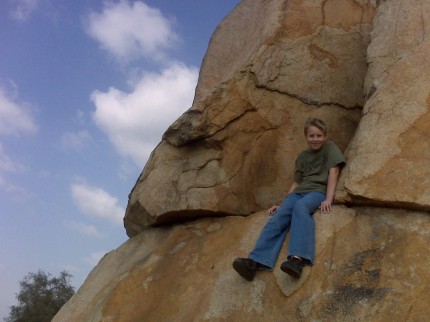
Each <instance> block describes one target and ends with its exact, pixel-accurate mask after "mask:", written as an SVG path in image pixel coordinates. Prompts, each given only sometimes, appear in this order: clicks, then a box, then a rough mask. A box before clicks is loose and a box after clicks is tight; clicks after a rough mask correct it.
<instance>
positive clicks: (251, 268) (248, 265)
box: [233, 258, 258, 281]
mask: <svg viewBox="0 0 430 322" xmlns="http://www.w3.org/2000/svg"><path fill="white" fill-rule="evenodd" d="M233 268H234V270H235V271H236V272H238V273H239V275H240V276H242V277H243V278H244V279H246V280H247V281H252V280H253V279H254V276H255V273H256V272H257V270H258V263H257V262H256V261H254V260H252V259H250V258H236V259H235V260H234V261H233Z"/></svg>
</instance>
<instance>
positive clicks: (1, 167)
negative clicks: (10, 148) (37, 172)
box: [0, 143, 26, 173]
mask: <svg viewBox="0 0 430 322" xmlns="http://www.w3.org/2000/svg"><path fill="white" fill-rule="evenodd" d="M25 170H26V167H25V166H24V165H23V164H22V163H20V162H18V161H14V160H12V159H11V158H10V157H9V156H8V155H6V153H5V152H4V149H3V147H2V145H1V143H0V173H1V172H23V171H25Z"/></svg>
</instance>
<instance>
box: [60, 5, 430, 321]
mask: <svg viewBox="0 0 430 322" xmlns="http://www.w3.org/2000/svg"><path fill="white" fill-rule="evenodd" d="M375 8H376V13H375ZM372 18H373V27H371V22H372ZM429 19H430V2H429V1H427V0H390V1H382V0H381V1H376V0H375V1H372V0H289V1H287V0H283V1H281V0H270V1H269V0H266V1H263V0H244V1H242V2H241V3H240V5H239V6H238V7H237V8H236V9H235V10H234V11H233V12H232V13H231V14H230V15H229V16H228V17H227V18H226V19H225V20H224V21H223V22H222V23H221V25H220V26H219V27H218V29H217V31H216V32H215V34H214V36H213V38H212V40H211V43H210V46H209V49H208V53H207V55H206V57H205V59H204V62H203V66H202V69H201V73H200V78H199V84H198V86H197V89H196V98H195V101H194V104H193V106H192V107H191V108H190V110H189V111H188V112H186V113H185V114H184V115H183V116H181V117H180V118H179V119H178V120H177V121H176V122H175V123H174V124H172V126H171V127H170V128H169V129H168V130H167V131H166V133H165V135H164V139H163V141H162V142H161V143H160V144H159V146H158V147H157V148H156V149H155V150H154V152H153V154H152V156H151V158H150V160H149V161H148V163H147V165H146V166H145V169H144V170H143V172H142V174H141V176H140V178H139V180H138V182H137V183H136V186H135V187H134V189H133V191H132V193H131V195H130V201H129V205H128V209H127V212H126V216H125V219H124V221H125V227H126V230H127V234H128V235H129V236H134V237H133V238H131V239H130V240H128V241H127V242H126V243H124V244H123V245H122V246H121V247H119V248H118V249H117V250H114V251H112V252H111V253H109V254H107V255H106V256H105V257H104V258H103V259H102V260H101V262H100V263H99V265H97V267H96V268H95V269H94V270H93V271H92V272H91V274H90V275H89V276H88V278H87V280H86V281H85V283H84V285H83V286H82V287H81V288H80V289H79V291H78V292H77V293H76V294H75V295H74V296H73V297H72V299H71V300H70V301H69V302H68V303H67V304H66V305H65V306H64V307H63V308H62V309H61V311H60V312H59V313H58V314H57V316H56V317H55V318H54V321H61V322H62V321H67V322H69V321H80V322H81V321H91V322H92V321H127V322H128V321H238V322H241V321H264V322H271V321H274V322H275V321H276V322H278V321H342V322H344V321H381V322H385V321H427V320H428V317H429V316H430V307H429V306H428V298H429V297H430V270H429V269H428V268H429V267H430V248H429V247H428V245H429V242H430V215H429V213H428V210H429V209H430V207H429V206H430V191H429V190H430V181H429V180H430V179H429V170H428V169H429V168H428V160H429V159H430V155H428V154H429V153H430V152H429V151H430V149H429V143H428V140H427V137H428V136H429V134H430V133H429V131H430V117H429V115H430V114H429V111H428V109H429V106H430V77H429V76H428V75H430V73H429V72H430V59H429V58H428V53H430V43H429V39H428V35H429V31H430V30H429V28H430V24H429ZM372 28H373V29H372ZM370 39H371V42H370V45H369V41H370ZM368 46H369V47H368ZM367 47H368V48H367ZM366 51H367V53H366ZM366 59H367V60H366ZM361 106H364V108H363V110H361ZM309 116H312V117H319V118H322V119H324V120H325V121H326V123H327V124H328V126H329V128H330V129H331V132H330V134H331V138H332V139H334V140H335V141H336V143H337V144H338V145H339V146H340V147H341V149H342V150H345V154H346V156H347V166H346V168H345V169H344V170H343V171H342V175H341V180H340V182H339V186H338V187H339V189H338V192H337V202H338V203H344V204H345V205H348V207H349V208H347V207H346V206H345V205H343V206H341V205H337V206H335V208H334V210H333V212H332V213H330V214H320V213H317V214H315V218H316V221H317V225H316V227H317V232H316V261H315V265H314V266H313V267H312V268H306V269H305V271H304V274H303V276H302V278H301V279H300V280H293V279H291V278H290V277H289V276H287V275H285V274H284V273H282V272H281V271H280V270H279V264H280V262H281V261H283V260H284V258H283V257H281V258H280V259H279V261H278V264H277V266H276V269H275V270H274V272H259V273H258V275H257V276H256V278H255V280H254V281H253V282H246V281H245V280H243V279H242V278H241V277H240V276H238V275H237V274H236V273H235V271H234V270H233V269H232V267H231V263H232V260H233V259H234V258H235V257H239V256H240V257H243V256H247V255H248V253H249V251H250V250H251V249H252V247H253V246H254V243H255V240H256V239H257V237H258V235H259V232H260V230H261V228H262V227H263V225H264V224H265V222H266V220H267V217H266V216H265V215H264V213H263V212H258V211H260V210H262V209H264V208H267V207H269V206H270V205H272V204H273V203H276V202H279V201H280V200H281V199H282V198H283V197H284V195H285V191H286V189H287V188H288V185H289V183H290V181H291V179H292V174H293V167H294V159H295V157H296V155H297V153H298V152H299V151H300V150H302V149H303V148H304V147H305V142H304V140H303V137H302V127H303V123H304V121H305V120H306V119H307V118H308V117H309ZM357 125H358V126H357ZM363 205H364V206H363ZM395 208H397V209H395ZM426 211H427V212H426ZM229 215H231V216H229ZM241 215H247V216H241ZM221 216H223V217H221ZM197 217H210V218H199V219H196V218H197ZM190 219H194V220H193V221H191V220H190ZM185 220H188V221H186V222H183V223H178V222H180V221H185ZM158 224H165V225H162V226H159V227H154V226H157V225H158ZM144 229H146V230H145V231H143V230H144ZM142 231H143V232H142ZM141 232H142V233H141ZM286 247H287V243H286V245H284V249H283V251H282V254H284V256H285V251H286Z"/></svg>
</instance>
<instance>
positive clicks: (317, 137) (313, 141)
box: [306, 126, 327, 151]
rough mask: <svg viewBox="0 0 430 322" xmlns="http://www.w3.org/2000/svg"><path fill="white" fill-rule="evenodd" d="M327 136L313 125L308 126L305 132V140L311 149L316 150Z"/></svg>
mask: <svg viewBox="0 0 430 322" xmlns="http://www.w3.org/2000/svg"><path fill="white" fill-rule="evenodd" d="M326 139H327V137H326V136H325V135H324V132H323V131H321V130H320V129H319V128H317V127H315V126H310V127H309V129H308V132H307V133H306V141H307V142H308V145H309V147H310V148H311V150H313V151H318V150H320V149H321V148H322V146H323V145H324V143H325V141H326Z"/></svg>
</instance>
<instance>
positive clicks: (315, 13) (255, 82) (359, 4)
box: [124, 0, 376, 236]
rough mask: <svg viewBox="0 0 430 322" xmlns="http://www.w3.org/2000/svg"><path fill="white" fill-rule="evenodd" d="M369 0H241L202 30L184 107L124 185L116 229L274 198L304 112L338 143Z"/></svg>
mask: <svg viewBox="0 0 430 322" xmlns="http://www.w3.org/2000/svg"><path fill="white" fill-rule="evenodd" d="M375 7H376V4H375V1H368V0H360V1H357V0H342V1H339V0H312V1H302V0H290V1H285V0H271V1H263V0H252V1H249V0H244V1H242V2H241V3H240V4H239V5H238V6H237V7H236V9H235V10H234V11H233V12H232V13H231V15H229V16H228V17H227V18H226V19H225V20H224V21H223V22H222V23H221V24H220V26H219V27H218V28H217V30H216V32H215V34H214V36H213V38H212V41H211V43H210V45H209V48H208V52H207V55H206V57H205V59H204V63H203V66H202V69H201V73H200V78H199V85H198V87H197V91H196V98H195V101H194V104H193V106H192V107H191V108H190V110H189V111H187V112H186V113H185V114H184V115H182V116H181V117H180V118H179V119H178V120H177V121H176V122H175V123H174V124H173V125H172V126H171V127H170V128H169V129H168V130H167V132H166V133H165V135H164V140H163V141H162V142H161V143H160V145H159V146H158V147H157V148H156V149H155V151H154V152H153V154H152V156H151V158H150V160H149V162H148V163H147V165H146V167H145V169H144V170H143V172H142V175H141V176H140V178H139V180H138V182H137V183H136V186H135V187H134V189H133V192H132V193H131V196H130V201H129V205H128V209H127V213H126V216H125V219H124V221H125V227H126V230H127V234H128V235H129V236H134V235H136V234H137V233H139V232H141V231H142V230H143V229H144V228H145V227H147V226H149V225H153V224H157V223H163V222H171V221H177V220H181V219H185V218H189V217H195V216H205V215H210V216H216V215H248V214H251V213H253V212H256V211H259V210H261V209H265V208H267V207H269V206H271V205H272V204H273V203H276V202H279V201H280V200H281V199H282V198H283V197H284V194H285V191H287V190H288V187H289V185H290V184H291V181H292V174H293V168H294V160H295V157H296V155H297V153H298V152H299V151H301V150H302V149H303V148H305V146H306V145H305V142H304V138H303V134H302V131H303V123H304V121H305V120H306V119H307V118H308V117H310V116H314V117H320V118H322V119H324V120H325V121H326V122H327V124H328V126H329V127H330V128H331V129H332V131H331V132H330V136H331V138H332V139H334V140H335V141H336V143H337V144H338V145H339V146H340V147H341V149H345V148H346V147H347V145H348V143H349V142H350V140H351V138H352V136H353V134H354V132H355V128H356V126H357V123H358V121H359V119H360V113H361V106H363V104H364V101H363V84H364V77H365V73H366V69H367V63H366V57H365V54H366V49H367V46H368V43H369V39H370V38H369V37H370V36H369V33H370V30H371V19H372V17H373V15H374V11H375ZM339 10H342V15H339V14H338V12H339ZM262 13H264V14H263V15H262ZM238 39H240V40H238Z"/></svg>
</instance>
